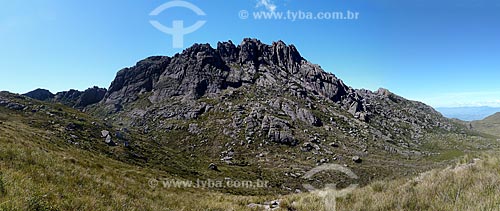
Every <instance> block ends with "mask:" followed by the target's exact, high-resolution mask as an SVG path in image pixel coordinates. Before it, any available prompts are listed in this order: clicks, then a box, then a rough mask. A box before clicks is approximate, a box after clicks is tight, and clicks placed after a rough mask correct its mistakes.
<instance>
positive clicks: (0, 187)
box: [0, 172, 7, 197]
mask: <svg viewBox="0 0 500 211" xmlns="http://www.w3.org/2000/svg"><path fill="white" fill-rule="evenodd" d="M5 194H7V188H6V187H5V183H4V181H3V174H2V172H0V197H2V196H4V195H5Z"/></svg>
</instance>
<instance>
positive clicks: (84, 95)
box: [53, 86, 106, 108]
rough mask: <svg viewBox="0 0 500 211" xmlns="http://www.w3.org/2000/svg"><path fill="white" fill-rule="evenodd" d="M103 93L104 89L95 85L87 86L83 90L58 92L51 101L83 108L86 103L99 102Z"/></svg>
mask: <svg viewBox="0 0 500 211" xmlns="http://www.w3.org/2000/svg"><path fill="white" fill-rule="evenodd" d="M105 94H106V89H103V88H99V87H96V86H94V87H92V88H88V89H86V90H85V91H83V92H82V91H78V90H74V89H71V90H69V91H64V92H58V93H57V94H56V95H55V96H54V99H53V101H55V102H60V103H63V104H65V105H68V106H71V107H75V108H84V107H86V106H88V105H92V104H95V103H98V102H100V101H101V100H102V99H103V98H104V95H105Z"/></svg>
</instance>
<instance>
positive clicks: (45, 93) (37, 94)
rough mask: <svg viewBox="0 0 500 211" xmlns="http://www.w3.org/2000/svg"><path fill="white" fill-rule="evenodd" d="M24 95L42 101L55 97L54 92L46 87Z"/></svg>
mask: <svg viewBox="0 0 500 211" xmlns="http://www.w3.org/2000/svg"><path fill="white" fill-rule="evenodd" d="M23 95H24V96H27V97H30V98H33V99H37V100H41V101H44V100H48V99H51V98H54V94H52V92H50V91H49V90H46V89H35V90H33V91H30V92H28V93H26V94H23Z"/></svg>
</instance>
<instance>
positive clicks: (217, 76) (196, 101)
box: [99, 39, 456, 153]
mask: <svg viewBox="0 0 500 211" xmlns="http://www.w3.org/2000/svg"><path fill="white" fill-rule="evenodd" d="M99 107H100V109H102V110H103V111H105V112H107V113H108V114H110V115H114V114H117V115H118V116H117V117H114V119H112V120H113V121H115V123H118V124H128V125H130V126H132V127H138V128H141V130H143V131H144V132H145V133H148V132H150V131H151V130H152V129H153V130H166V131H171V130H186V131H188V130H189V134H191V135H190V136H193V137H196V138H200V139H201V138H202V137H203V133H202V132H201V131H218V134H223V135H224V136H225V137H227V139H229V140H233V142H237V141H244V142H246V143H254V142H255V141H256V140H257V141H259V142H260V141H261V142H262V143H263V144H269V143H273V142H274V143H279V144H286V145H290V146H295V145H297V144H299V143H300V142H312V143H313V144H314V147H312V148H311V149H313V148H314V149H315V151H321V149H322V148H323V147H324V146H328V143H322V142H321V141H318V140H320V139H324V140H325V141H326V139H328V141H329V142H332V141H333V142H335V143H339V142H341V141H344V142H345V141H346V140H350V141H351V142H352V143H355V144H354V145H356V146H357V147H359V148H360V149H359V150H363V149H364V150H366V148H367V146H368V145H370V144H368V142H369V141H378V140H383V141H386V142H387V144H385V143H386V142H384V143H383V144H377V145H380V146H379V147H380V148H383V149H384V150H387V151H390V152H394V153H412V152H410V151H408V150H406V151H405V150H404V148H407V149H408V148H411V147H412V146H414V145H415V144H419V143H420V141H419V140H420V139H421V138H422V137H423V134H425V133H426V132H428V131H434V130H443V131H450V130H453V129H456V128H455V127H454V125H453V124H452V123H451V122H450V121H448V120H447V119H446V118H443V117H442V116H441V115H440V114H439V113H437V112H436V111H434V109H432V108H431V107H429V106H426V105H424V104H422V103H418V102H412V101H408V100H406V99H404V98H401V97H399V96H397V95H395V94H393V93H391V92H389V91H388V90H385V89H380V90H378V91H377V92H371V91H367V90H356V89H353V88H351V87H349V86H347V85H345V84H344V83H343V82H342V80H340V79H338V78H337V77H335V75H333V74H331V73H328V72H326V71H324V70H323V69H321V67H320V66H319V65H315V64H312V63H310V62H308V61H307V60H306V59H304V58H303V57H302V56H301V55H300V53H299V52H298V50H297V49H296V48H295V46H293V45H286V44H285V43H284V42H282V41H278V42H274V43H272V44H271V45H267V44H264V43H262V42H260V41H259V40H256V39H244V40H243V41H242V42H241V44H240V45H237V46H236V45H234V44H233V43H232V42H231V41H228V42H219V43H218V44H217V48H216V49H214V48H212V47H211V46H210V45H209V44H195V45H193V46H192V47H190V48H187V49H186V50H184V51H183V52H182V53H180V54H176V55H174V56H173V57H166V56H155V57H149V58H147V59H145V60H142V61H140V62H138V63H137V64H136V65H135V66H134V67H130V68H125V69H122V70H120V71H119V72H118V74H117V76H116V78H115V80H114V81H113V82H112V83H111V86H110V87H109V90H108V91H107V93H106V94H105V96H104V99H103V100H102V101H101V103H100V104H99ZM216 113H217V114H219V113H220V115H221V116H223V117H220V118H212V117H210V118H209V117H207V118H204V120H200V118H201V117H203V116H207V115H210V114H216ZM177 120H188V121H194V120H199V122H198V123H197V124H196V130H194V129H192V125H189V126H188V125H185V126H183V125H182V123H179V122H178V121H177ZM190 128H191V129H190ZM193 131H197V132H193ZM329 134H330V135H329ZM332 134H335V135H332ZM341 139H343V140H341ZM311 140H313V141H311ZM311 146H313V145H311ZM309 148H310V147H309Z"/></svg>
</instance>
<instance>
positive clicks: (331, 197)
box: [302, 164, 359, 211]
mask: <svg viewBox="0 0 500 211" xmlns="http://www.w3.org/2000/svg"><path fill="white" fill-rule="evenodd" d="M323 171H340V172H342V173H344V174H346V175H347V176H348V177H349V178H351V179H358V178H359V177H358V175H356V174H355V173H354V172H352V171H351V169H349V168H347V167H344V166H341V165H338V164H324V165H321V166H318V167H316V168H313V169H311V170H310V171H308V172H307V173H306V174H304V176H303V177H302V178H303V179H311V178H312V177H313V176H314V175H316V174H318V173H320V172H323ZM302 186H303V187H304V188H305V189H307V190H308V191H310V192H312V193H316V194H318V195H319V196H320V197H322V198H323V200H324V202H325V210H328V211H335V210H336V208H337V206H336V205H337V201H336V199H337V198H338V197H344V196H346V195H347V194H349V193H350V192H352V191H353V190H354V189H356V188H357V187H358V184H351V185H349V187H347V188H344V189H342V190H337V187H336V184H326V185H325V187H324V188H323V189H321V190H318V189H316V188H315V187H313V186H312V185H310V184H302Z"/></svg>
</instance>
